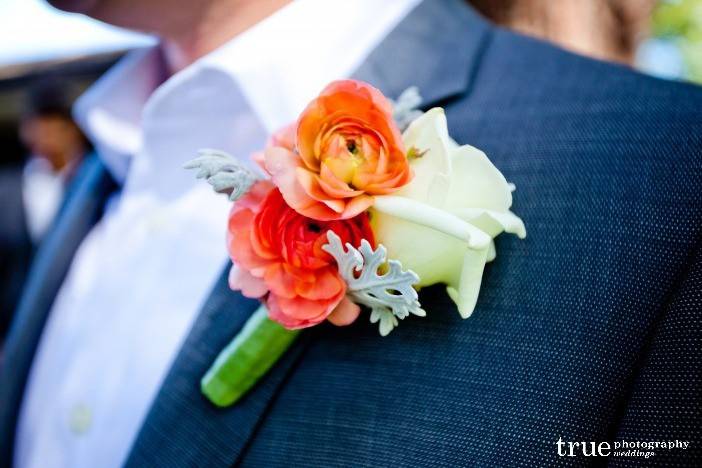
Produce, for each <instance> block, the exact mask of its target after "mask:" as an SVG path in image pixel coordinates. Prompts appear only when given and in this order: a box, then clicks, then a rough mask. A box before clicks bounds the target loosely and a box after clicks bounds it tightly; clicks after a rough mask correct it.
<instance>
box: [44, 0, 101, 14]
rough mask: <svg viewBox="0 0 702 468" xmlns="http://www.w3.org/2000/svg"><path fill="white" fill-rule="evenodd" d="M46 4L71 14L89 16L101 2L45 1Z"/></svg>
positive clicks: (90, 0) (76, 0) (92, 0)
mask: <svg viewBox="0 0 702 468" xmlns="http://www.w3.org/2000/svg"><path fill="white" fill-rule="evenodd" d="M45 1H46V3H48V4H49V5H51V6H53V7H54V8H58V9H59V10H63V11H68V12H71V13H84V14H88V13H90V11H92V10H94V9H95V7H96V6H97V5H98V4H99V3H100V2H101V0H45Z"/></svg>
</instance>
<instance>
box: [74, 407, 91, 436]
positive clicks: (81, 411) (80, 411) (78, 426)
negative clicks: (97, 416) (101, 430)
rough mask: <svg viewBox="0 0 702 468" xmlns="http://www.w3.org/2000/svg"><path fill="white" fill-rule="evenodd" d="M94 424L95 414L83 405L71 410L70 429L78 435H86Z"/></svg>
mask: <svg viewBox="0 0 702 468" xmlns="http://www.w3.org/2000/svg"><path fill="white" fill-rule="evenodd" d="M92 423H93V412H92V411H91V409H90V408H89V407H88V405H85V404H83V403H79V404H77V405H75V406H74V407H73V408H72V409H71V413H70V416H69V418H68V427H69V428H70V429H71V432H73V433H74V434H76V435H81V434H85V433H86V432H88V430H89V429H90V426H91V425H92Z"/></svg>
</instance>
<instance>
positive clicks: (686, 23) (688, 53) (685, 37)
mask: <svg viewBox="0 0 702 468" xmlns="http://www.w3.org/2000/svg"><path fill="white" fill-rule="evenodd" d="M652 21H653V34H654V35H655V36H656V37H659V38H662V39H668V40H671V41H674V42H675V44H676V45H677V46H678V48H679V49H680V53H681V55H682V58H683V60H684V62H685V68H686V75H687V78H689V79H690V80H692V81H696V82H698V83H702V0H663V1H661V2H659V3H658V4H657V6H656V9H655V10H654V12H653V19H652Z"/></svg>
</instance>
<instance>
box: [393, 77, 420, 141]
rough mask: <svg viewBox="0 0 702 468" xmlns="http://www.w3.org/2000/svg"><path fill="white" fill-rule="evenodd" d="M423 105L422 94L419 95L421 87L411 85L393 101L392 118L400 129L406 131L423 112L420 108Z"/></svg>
mask: <svg viewBox="0 0 702 468" xmlns="http://www.w3.org/2000/svg"><path fill="white" fill-rule="evenodd" d="M421 105H422V96H420V95H419V89H418V88H417V87H416V86H411V87H409V88H407V89H406V90H404V91H403V92H402V94H400V96H399V97H398V98H397V100H395V101H392V118H393V119H394V120H395V123H397V126H398V127H399V128H400V131H403V132H404V131H405V129H407V127H409V124H411V123H412V122H413V121H414V120H415V119H417V117H419V116H421V115H422V114H423V112H422V111H421V110H419V106H421Z"/></svg>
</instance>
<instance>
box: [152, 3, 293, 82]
mask: <svg viewBox="0 0 702 468" xmlns="http://www.w3.org/2000/svg"><path fill="white" fill-rule="evenodd" d="M290 1H291V0H256V1H251V2H239V3H238V4H237V7H236V8H231V6H230V5H229V4H228V3H227V2H212V3H210V4H209V5H210V7H209V8H208V9H207V11H205V12H201V15H200V17H199V19H198V21H197V22H195V23H193V22H189V23H188V22H186V23H185V24H184V25H183V27H180V25H179V24H174V25H173V26H172V27H171V28H169V29H166V30H164V31H160V32H159V35H160V36H161V37H162V50H163V57H164V61H165V64H166V68H167V71H168V73H169V74H173V73H175V72H177V71H179V70H182V69H183V68H185V67H187V66H188V65H190V64H191V63H193V62H194V61H196V60H197V59H199V58H200V57H202V56H204V55H207V54H208V53H210V52H212V51H213V50H215V49H217V48H219V47H220V46H222V45H223V44H225V43H227V42H228V41H229V40H231V39H232V38H234V37H235V36H237V35H238V34H241V33H242V32H244V31H245V30H247V29H249V28H250V27H252V26H253V25H255V24H256V23H258V22H259V21H261V20H263V19H264V18H266V17H268V16H270V15H271V14H273V13H275V12H276V11H277V10H279V9H280V8H282V7H283V6H285V5H286V4H288V3H290ZM281 40H285V38H281Z"/></svg>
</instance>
